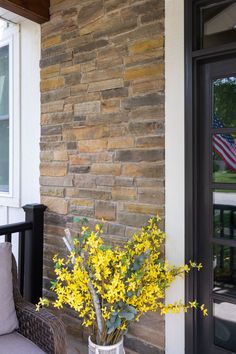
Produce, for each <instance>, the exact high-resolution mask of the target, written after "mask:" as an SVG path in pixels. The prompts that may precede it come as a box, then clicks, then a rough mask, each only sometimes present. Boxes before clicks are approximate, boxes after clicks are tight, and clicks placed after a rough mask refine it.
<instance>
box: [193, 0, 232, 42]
mask: <svg viewBox="0 0 236 354" xmlns="http://www.w3.org/2000/svg"><path fill="white" fill-rule="evenodd" d="M200 18H201V22H200V27H201V34H200V40H201V43H200V48H209V47H215V46H219V45H223V44H227V43H232V42H236V1H227V0H224V1H220V2H217V3H215V4H210V5H207V6H203V7H201V8H200Z"/></svg>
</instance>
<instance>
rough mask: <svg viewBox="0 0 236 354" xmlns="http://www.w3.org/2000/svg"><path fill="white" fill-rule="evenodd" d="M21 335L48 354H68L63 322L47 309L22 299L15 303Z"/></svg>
mask: <svg viewBox="0 0 236 354" xmlns="http://www.w3.org/2000/svg"><path fill="white" fill-rule="evenodd" d="M15 306H16V312H17V317H18V321H19V333H20V334H22V335H23V336H25V337H26V338H28V339H29V340H31V341H32V342H34V343H35V344H36V345H37V346H38V347H40V348H41V349H42V350H43V351H45V352H46V353H47V354H66V332H65V328H64V325H63V323H62V321H61V320H60V319H59V318H57V317H56V316H54V315H53V314H52V313H50V312H49V311H47V310H45V309H41V310H40V311H39V312H36V310H35V306H34V305H32V304H31V303H29V302H26V301H24V300H23V299H22V301H19V302H17V303H15Z"/></svg>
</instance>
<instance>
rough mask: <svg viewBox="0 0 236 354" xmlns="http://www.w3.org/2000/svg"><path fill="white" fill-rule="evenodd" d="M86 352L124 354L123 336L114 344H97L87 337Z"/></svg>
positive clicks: (90, 353)
mask: <svg viewBox="0 0 236 354" xmlns="http://www.w3.org/2000/svg"><path fill="white" fill-rule="evenodd" d="M88 354H125V351H124V343H123V338H122V339H121V340H120V341H119V342H118V343H116V344H112V345H97V344H95V343H93V342H92V340H91V338H90V337H89V339H88Z"/></svg>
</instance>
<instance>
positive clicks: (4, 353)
mask: <svg viewBox="0 0 236 354" xmlns="http://www.w3.org/2000/svg"><path fill="white" fill-rule="evenodd" d="M0 354H45V352H43V351H42V350H41V349H40V348H39V347H37V346H36V345H35V344H34V343H33V342H31V341H30V340H28V339H27V338H25V337H23V336H22V335H21V334H19V333H17V332H13V333H11V334H6V335H4V336H0Z"/></svg>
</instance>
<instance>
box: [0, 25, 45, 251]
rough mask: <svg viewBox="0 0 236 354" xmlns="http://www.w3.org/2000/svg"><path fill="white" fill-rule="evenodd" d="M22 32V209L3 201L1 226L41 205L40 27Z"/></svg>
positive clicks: (27, 27) (16, 219)
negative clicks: (29, 207)
mask: <svg viewBox="0 0 236 354" xmlns="http://www.w3.org/2000/svg"><path fill="white" fill-rule="evenodd" d="M20 32H21V33H20V57H21V66H20V88H21V95H20V96H21V99H20V107H19V110H20V121H21V124H20V126H21V127H20V141H21V143H20V191H19V195H20V207H19V208H14V207H8V206H1V200H0V225H4V224H9V223H15V222H20V221H24V211H23V210H22V208H21V207H22V206H23V205H25V204H29V203H39V202H40V191H39V161H40V160H39V154H40V150H39V140H40V69H39V61H40V40H41V39H40V38H41V33H40V26H39V25H38V24H35V23H33V22H31V21H29V20H24V21H23V22H20ZM16 249H17V242H16V241H15V242H14V250H15V252H16Z"/></svg>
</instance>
